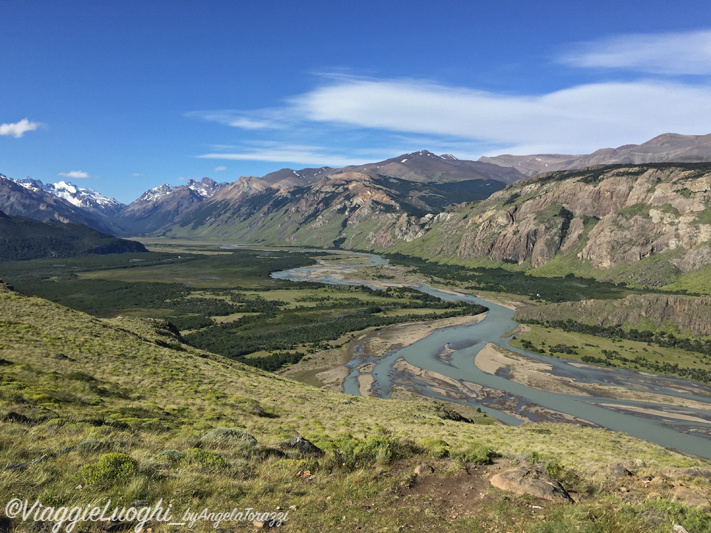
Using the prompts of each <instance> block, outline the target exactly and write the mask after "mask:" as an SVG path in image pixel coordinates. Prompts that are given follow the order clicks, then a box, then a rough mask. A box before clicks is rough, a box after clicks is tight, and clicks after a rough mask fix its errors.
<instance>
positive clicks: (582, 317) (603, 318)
mask: <svg viewBox="0 0 711 533" xmlns="http://www.w3.org/2000/svg"><path fill="white" fill-rule="evenodd" d="M710 316H711V297H709V296H704V297H693V296H680V295H671V294H670V295H666V294H644V295H631V296H628V297H626V298H623V299H621V300H585V301H582V302H562V303H556V304H548V305H540V306H534V307H526V308H523V309H520V310H518V311H517V312H516V314H515V315H514V318H515V319H519V320H523V321H525V320H527V319H528V320H531V319H533V320H552V321H558V320H560V321H564V320H568V319H572V320H576V321H579V322H583V323H585V324H590V325H602V326H621V325H624V324H628V325H630V326H632V327H633V328H637V329H650V327H655V328H666V329H671V330H673V332H675V333H679V332H681V333H690V334H691V335H694V336H697V337H698V336H709V335H711V321H710V320H709V319H708V317H710Z"/></svg>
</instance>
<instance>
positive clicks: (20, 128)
mask: <svg viewBox="0 0 711 533" xmlns="http://www.w3.org/2000/svg"><path fill="white" fill-rule="evenodd" d="M40 126H42V123H41V122H30V121H29V120H27V119H26V118H23V119H22V120H20V121H19V122H14V123H11V122H8V123H5V124H0V135H10V136H12V137H15V138H16V139H19V138H20V137H22V136H23V135H24V134H25V133H27V132H28V131H34V130H36V129H37V128H39V127H40Z"/></svg>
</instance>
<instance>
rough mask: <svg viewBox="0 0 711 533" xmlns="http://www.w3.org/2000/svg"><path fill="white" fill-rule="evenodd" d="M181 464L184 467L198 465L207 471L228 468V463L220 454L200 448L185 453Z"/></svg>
mask: <svg viewBox="0 0 711 533" xmlns="http://www.w3.org/2000/svg"><path fill="white" fill-rule="evenodd" d="M178 453H180V452H178ZM180 463H181V464H183V465H196V466H199V467H201V468H204V469H206V470H219V469H222V468H225V467H226V466H227V461H225V459H224V458H223V457H222V456H221V455H220V454H219V453H215V452H211V451H209V450H203V449H200V448H192V449H190V450H187V451H185V452H183V457H182V458H181V460H180Z"/></svg>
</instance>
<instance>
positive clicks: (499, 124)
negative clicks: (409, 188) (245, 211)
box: [190, 30, 711, 166]
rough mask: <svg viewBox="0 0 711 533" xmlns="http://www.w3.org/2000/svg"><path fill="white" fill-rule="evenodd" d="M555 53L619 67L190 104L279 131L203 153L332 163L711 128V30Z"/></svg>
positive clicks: (602, 143) (334, 77) (340, 81)
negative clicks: (247, 104)
mask: <svg viewBox="0 0 711 533" xmlns="http://www.w3.org/2000/svg"><path fill="white" fill-rule="evenodd" d="M555 59H557V60H558V61H559V62H561V63H563V64H565V65H567V66H570V67H586V68H592V67H600V68H602V67H604V68H608V69H619V71H620V74H621V76H620V77H619V79H618V80H609V73H608V76H607V77H608V79H607V80H605V81H601V82H599V83H586V84H582V83H581V84H577V85H571V86H567V87H561V88H559V89H558V90H554V91H549V92H547V93H533V92H529V93H525V92H518V93H511V92H492V91H484V90H480V89H478V88H476V87H457V86H451V85H446V84H443V83H438V82H436V81H432V80H422V79H411V78H398V79H393V78H372V77H359V76H351V75H343V74H331V75H328V74H326V75H320V76H319V78H318V82H317V84H316V86H315V87H314V88H313V89H312V90H310V91H308V92H305V93H302V94H298V95H294V96H293V97H291V98H288V99H286V100H284V101H283V102H282V104H281V106H280V107H278V106H271V107H268V108H264V109H254V110H243V111H240V110H227V111H225V110H220V111H202V112H196V113H192V114H190V116H192V117H194V118H200V119H203V120H209V121H214V122H219V123H221V124H224V125H227V126H232V127H235V128H239V129H242V130H246V131H249V134H250V136H251V138H252V140H254V139H260V138H261V139H269V140H270V141H272V142H273V144H272V145H271V146H267V147H258V148H254V147H253V145H252V147H251V148H244V149H239V150H235V149H231V148H229V147H221V148H215V149H213V153H210V154H204V155H203V156H201V157H205V158H215V159H217V158H221V159H233V160H259V161H270V162H277V161H278V162H287V163H298V164H308V165H332V166H336V165H340V164H348V163H351V162H360V161H361V158H358V157H355V156H354V155H353V151H352V150H351V149H350V148H349V146H358V147H359V148H361V149H363V152H362V154H360V155H363V158H362V159H363V160H370V161H372V160H373V159H372V157H371V155H372V154H373V153H374V152H375V151H380V150H381V149H383V148H387V147H393V146H394V145H397V146H406V147H407V148H406V149H405V150H403V152H404V151H411V150H413V149H421V148H430V149H432V147H436V148H435V149H437V150H438V151H440V152H450V153H454V154H455V155H458V156H460V157H461V156H464V157H470V158H475V157H476V156H477V155H483V154H486V153H504V152H506V153H512V154H527V153H546V152H548V153H586V152H590V151H592V150H595V149H598V148H603V147H615V146H620V145H623V144H630V143H641V142H644V141H646V140H649V139H651V138H652V137H654V136H656V135H659V134H661V133H665V132H676V133H685V134H704V133H708V132H709V131H711V130H709V128H710V126H709V125H710V124H711V106H709V104H708V102H711V82H710V81H709V78H708V77H705V76H702V75H705V74H711V30H709V31H696V32H688V33H662V34H634V35H626V36H618V37H613V38H608V39H602V40H599V41H596V42H589V43H583V44H580V45H576V46H574V47H573V49H572V51H571V52H569V53H567V54H565V55H563V56H560V57H557V58H555ZM691 74H696V75H698V76H696V77H693V78H690V77H689V75H691ZM679 75H684V76H679ZM635 76H636V77H637V79H634V77H635ZM641 76H643V77H641ZM258 130H261V131H258ZM398 139H400V140H403V142H398ZM413 139H414V140H415V141H416V140H417V139H422V140H423V141H427V143H425V142H417V143H416V144H415V143H414V142H413ZM297 144H303V145H306V146H295V145H297ZM369 148H370V150H369ZM392 153H398V152H396V151H393V152H391V154H392ZM400 153H402V152H400ZM343 154H351V155H348V156H344V155H343ZM344 161H345V162H347V163H343V162H344Z"/></svg>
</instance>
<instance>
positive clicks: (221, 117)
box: [185, 108, 293, 130]
mask: <svg viewBox="0 0 711 533" xmlns="http://www.w3.org/2000/svg"><path fill="white" fill-rule="evenodd" d="M185 116H187V117H190V118H198V119H201V120H207V121H209V122H217V123H218V124H223V125H225V126H232V127H234V128H241V129H243V130H274V129H276V130H278V129H282V128H285V127H287V126H288V124H290V123H291V122H292V121H293V117H291V116H290V110H289V109H287V108H284V109H261V110H258V111H252V112H246V111H238V110H234V109H218V110H214V111H191V112H189V113H186V114H185Z"/></svg>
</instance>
